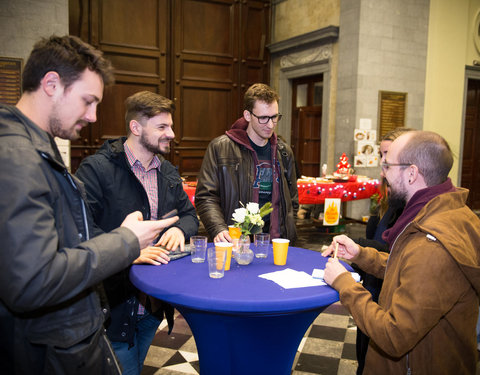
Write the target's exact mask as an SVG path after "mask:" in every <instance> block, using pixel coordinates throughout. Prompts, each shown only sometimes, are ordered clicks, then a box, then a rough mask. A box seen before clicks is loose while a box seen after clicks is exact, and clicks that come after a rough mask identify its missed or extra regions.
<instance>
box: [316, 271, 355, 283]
mask: <svg viewBox="0 0 480 375" xmlns="http://www.w3.org/2000/svg"><path fill="white" fill-rule="evenodd" d="M324 273H325V270H319V269H318V268H315V269H314V270H313V272H312V277H313V278H314V279H317V280H322V281H323V274H324ZM350 274H351V275H352V277H353V279H354V280H355V281H356V282H357V283H358V282H359V281H360V275H359V274H358V273H356V272H350Z"/></svg>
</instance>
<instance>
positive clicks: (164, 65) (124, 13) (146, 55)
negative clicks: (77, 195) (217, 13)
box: [72, 0, 170, 170]
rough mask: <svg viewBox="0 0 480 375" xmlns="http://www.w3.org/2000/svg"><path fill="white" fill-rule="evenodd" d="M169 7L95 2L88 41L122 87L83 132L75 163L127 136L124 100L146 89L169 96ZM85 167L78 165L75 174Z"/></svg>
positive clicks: (151, 0)
mask: <svg viewBox="0 0 480 375" xmlns="http://www.w3.org/2000/svg"><path fill="white" fill-rule="evenodd" d="M169 4H170V1H169V0H143V1H142V2H141V3H138V2H132V1H129V0H91V1H90V2H89V6H90V9H89V17H90V18H89V40H88V42H89V43H91V44H92V45H94V46H96V47H98V48H99V49H100V50H102V51H103V52H104V55H105V56H106V57H107V58H108V59H110V61H111V62H112V64H113V66H114V68H115V80H116V82H115V84H114V85H113V86H112V87H110V88H107V89H106V90H105V93H104V98H103V102H102V103H101V104H100V105H99V108H98V113H97V123H96V124H93V125H92V126H90V127H88V130H87V129H84V130H82V132H84V134H82V139H81V140H80V141H77V142H73V144H72V159H74V158H75V159H77V158H81V157H84V156H86V155H88V154H92V153H94V152H95V151H96V150H97V149H98V147H100V146H101V145H102V144H103V142H104V141H105V140H107V139H111V138H116V137H119V136H124V135H125V134H126V128H125V121H124V114H125V107H124V101H125V99H126V98H127V97H128V96H130V95H132V94H133V93H135V92H137V91H141V90H149V91H153V92H157V93H160V94H163V95H166V96H169V95H168V90H169V88H168V84H169V80H168V78H167V77H168V73H167V69H168V67H169V66H168V49H169V38H170V34H169V29H170V5H169ZM132 15H134V16H132ZM76 29H77V30H78V29H79V28H78V27H76ZM84 34H85V33H83V35H84ZM79 162H80V160H72V170H74V169H76V167H77V166H78V164H79Z"/></svg>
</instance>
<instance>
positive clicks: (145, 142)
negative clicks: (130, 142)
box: [140, 135, 170, 155]
mask: <svg viewBox="0 0 480 375" xmlns="http://www.w3.org/2000/svg"><path fill="white" fill-rule="evenodd" d="M140 144H141V145H142V146H143V147H144V148H145V149H146V150H147V151H149V152H151V153H152V154H162V155H166V154H168V153H169V152H170V147H167V148H166V150H165V151H162V150H161V149H160V147H159V146H158V145H157V146H155V145H153V144H151V143H149V142H148V140H147V139H146V138H145V137H144V136H143V135H141V136H140Z"/></svg>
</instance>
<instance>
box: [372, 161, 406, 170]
mask: <svg viewBox="0 0 480 375" xmlns="http://www.w3.org/2000/svg"><path fill="white" fill-rule="evenodd" d="M411 165H412V163H408V164H407V163H387V162H386V161H382V162H381V163H380V166H381V167H382V170H384V171H388V168H390V167H410V166H411Z"/></svg>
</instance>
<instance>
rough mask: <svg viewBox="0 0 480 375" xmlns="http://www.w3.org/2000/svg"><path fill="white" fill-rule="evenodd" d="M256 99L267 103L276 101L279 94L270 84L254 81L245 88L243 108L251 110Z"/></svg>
mask: <svg viewBox="0 0 480 375" xmlns="http://www.w3.org/2000/svg"><path fill="white" fill-rule="evenodd" d="M257 100H258V101H262V102H265V103H267V104H271V103H273V102H275V101H276V102H277V103H278V101H279V96H278V94H277V93H276V92H275V91H274V90H273V89H272V88H271V87H270V86H268V85H266V84H264V83H254V84H253V85H252V86H250V87H249V88H248V89H247V91H246V92H245V95H244V97H243V105H244V109H245V110H247V111H249V112H251V111H252V110H253V107H255V102H256V101H257Z"/></svg>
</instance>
